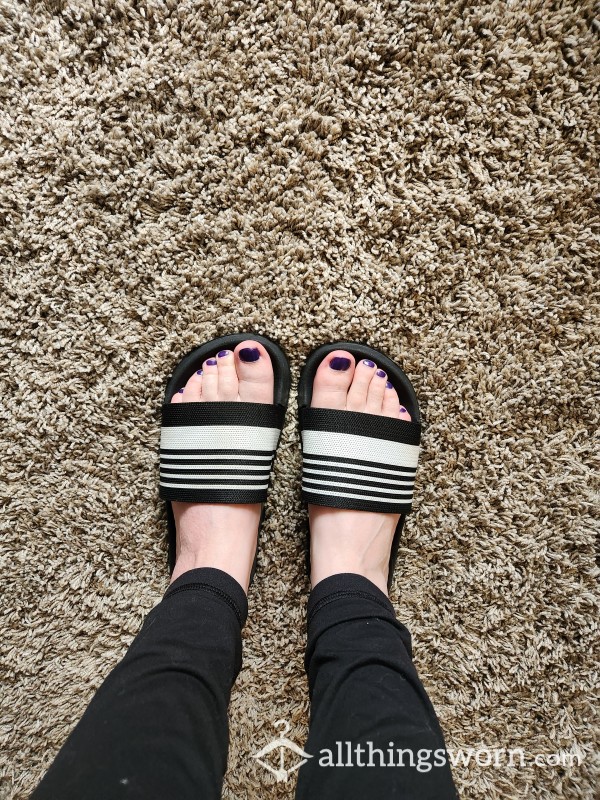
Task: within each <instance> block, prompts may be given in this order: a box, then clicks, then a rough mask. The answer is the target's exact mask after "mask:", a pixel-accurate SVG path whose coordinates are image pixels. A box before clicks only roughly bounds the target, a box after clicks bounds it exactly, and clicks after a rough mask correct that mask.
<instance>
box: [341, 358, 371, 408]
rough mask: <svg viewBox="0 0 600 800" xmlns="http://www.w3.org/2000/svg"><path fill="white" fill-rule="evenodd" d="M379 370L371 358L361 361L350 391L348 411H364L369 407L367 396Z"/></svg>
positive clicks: (347, 403)
mask: <svg viewBox="0 0 600 800" xmlns="http://www.w3.org/2000/svg"><path fill="white" fill-rule="evenodd" d="M376 369H377V364H375V362H374V361H371V359H369V358H364V359H363V360H362V361H359V362H358V364H357V365H356V367H355V369H354V377H353V378H352V384H351V386H350V388H349V389H348V399H347V401H346V408H347V409H348V411H364V410H365V408H366V406H367V394H368V392H369V384H370V383H371V378H372V377H373V374H374V373H375V370H376Z"/></svg>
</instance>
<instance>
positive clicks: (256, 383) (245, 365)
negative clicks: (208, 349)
mask: <svg viewBox="0 0 600 800" xmlns="http://www.w3.org/2000/svg"><path fill="white" fill-rule="evenodd" d="M234 353H235V368H236V370H237V377H238V380H239V389H238V393H239V398H240V400H243V401H244V402H245V403H272V402H273V386H274V376H273V365H272V364H271V357H270V355H269V353H268V352H267V350H266V349H265V348H264V347H263V346H262V344H260V343H259V342H255V341H254V340H253V339H246V340H245V341H243V342H240V343H239V344H238V345H237V347H236V348H235V351H234Z"/></svg>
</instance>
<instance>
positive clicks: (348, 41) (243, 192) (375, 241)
mask: <svg viewBox="0 0 600 800" xmlns="http://www.w3.org/2000/svg"><path fill="white" fill-rule="evenodd" d="M597 12H598V7H597V5H596V4H594V3H593V2H575V0H566V1H565V2H560V3H559V2H552V1H551V0H518V1H517V0H506V1H503V2H501V1H500V0H491V1H488V0H483V2H480V1H478V2H474V1H472V0H440V2H438V3H433V2H424V1H423V0H415V2H407V1H405V0H399V1H398V0H394V1H392V0H378V1H377V2H375V1H373V2H368V3H356V2H353V1H352V0H336V2H321V1H320V0H262V1H260V2H257V1H256V0H252V2H241V0H213V2H208V1H207V0H141V1H140V2H138V1H137V0H93V1H92V0H30V2H21V1H20V0H0V257H1V259H2V276H3V296H2V304H1V307H0V337H1V338H0V381H1V384H0V387H1V397H2V401H1V404H0V405H1V409H2V412H1V413H2V426H1V429H0V441H1V446H2V462H1V472H2V480H1V482H0V492H1V502H2V510H3V514H2V522H1V525H2V529H1V548H2V559H3V579H2V588H3V602H2V608H1V610H0V616H1V618H2V656H1V659H2V660H1V666H0V675H1V678H2V683H3V688H2V701H1V702H2V727H1V730H0V736H1V742H0V744H1V746H0V751H1V755H0V759H1V768H2V782H1V784H0V786H1V788H0V796H1V797H2V798H11V799H16V798H19V799H20V798H25V797H27V795H28V792H29V791H30V790H31V789H32V787H33V786H34V785H35V784H36V782H37V781H38V780H39V778H40V776H41V774H42V773H43V771H44V769H45V768H46V767H47V765H48V764H49V763H50V761H51V760H52V758H53V756H54V754H55V753H56V751H57V750H58V748H59V747H60V745H61V743H62V741H63V740H64V738H65V736H66V735H67V733H68V732H69V731H70V730H71V728H72V727H73V725H74V724H75V722H76V721H77V719H78V717H79V716H80V715H81V713H82V711H83V709H84V708H85V706H86V704H87V702H88V701H89V699H90V697H91V696H92V694H93V692H94V690H95V689H96V688H97V687H98V686H99V684H100V683H101V681H102V679H103V677H104V676H105V675H106V674H107V673H108V672H109V671H110V669H111V668H112V667H113V666H114V665H115V664H116V663H117V661H118V660H119V659H120V657H121V656H122V655H123V653H124V652H125V650H126V648H127V646H128V644H129V642H130V641H131V640H132V638H133V636H134V635H135V633H136V632H137V630H138V628H139V626H140V623H141V621H142V619H143V617H144V615H145V614H146V613H147V612H148V611H149V609H150V608H151V607H152V606H153V605H154V604H155V603H156V602H157V601H158V600H159V599H160V597H161V595H162V593H163V591H164V589H165V587H166V584H167V571H166V545H165V521H164V511H163V507H162V505H161V503H160V502H159V499H158V492H157V446H158V432H159V417H160V413H159V412H160V402H161V397H162V392H163V387H164V384H165V381H166V379H167V377H168V376H169V375H170V372H171V370H172V368H173V366H174V365H175V364H176V363H177V362H178V361H179V359H180V357H181V355H182V354H183V353H185V352H187V351H188V350H190V349H191V348H192V347H194V346H196V345H197V344H198V343H201V342H203V341H205V340H207V339H210V338H213V337H215V336H218V335H222V334H224V333H226V332H230V331H256V332H259V333H265V334H267V335H269V336H271V337H273V338H275V339H277V340H278V341H279V342H280V344H281V345H282V347H283V348H284V349H285V350H286V351H287V353H288V354H289V358H290V362H291V365H292V369H293V373H294V381H297V378H298V374H299V370H300V367H301V365H302V362H303V359H304V357H305V356H306V354H307V353H308V352H309V351H310V350H311V349H312V348H313V347H314V346H316V345H317V344H320V343H322V342H325V341H329V340H332V339H353V340H359V341H366V342H369V343H370V344H372V345H373V346H375V347H378V348H380V349H383V350H384V351H385V352H386V353H388V354H389V355H390V356H391V357H392V358H394V359H396V360H397V361H398V363H400V364H401V365H402V367H403V368H404V370H405V371H406V372H407V374H408V375H409V376H410V378H411V380H412V381H413V383H414V385H415V387H416V389H417V391H418V394H419V398H420V401H421V406H422V412H423V417H424V420H425V431H424V442H423V444H424V449H423V457H422V463H421V467H420V470H419V474H418V481H417V489H416V502H415V511H414V513H413V514H412V515H411V517H410V519H409V521H408V523H407V525H406V528H405V535H404V541H403V544H402V548H401V551H400V557H399V561H398V567H397V570H396V575H395V582H394V587H393V592H392V600H393V602H394V604H395V606H396V608H397V610H398V614H399V617H400V618H401V619H402V620H403V621H404V622H405V623H406V624H407V625H408V627H409V628H410V630H411V632H412V635H413V639H414V646H415V659H416V663H417V666H418V669H419V671H420V675H421V677H422V679H423V682H424V684H425V686H426V688H427V689H428V691H429V692H430V695H431V698H432V700H433V702H434V705H435V706H436V709H437V711H438V713H439V716H440V719H441V722H442V727H443V729H444V731H445V734H446V738H447V744H448V746H449V747H450V748H453V749H455V750H458V749H459V748H473V749H477V748H488V749H495V748H513V749H514V748H522V749H523V751H524V753H525V755H526V758H527V763H526V764H525V766H523V767H516V766H512V767H511V766H509V765H507V764H506V763H504V762H503V763H501V764H500V765H499V766H494V765H491V766H487V765H486V764H485V762H486V760H487V756H486V754H485V752H484V754H483V756H481V755H480V758H479V761H480V762H483V763H477V762H476V761H473V760H472V761H471V762H470V763H469V764H468V765H467V764H461V765H457V766H456V767H455V768H454V774H455V779H456V783H457V786H458V788H459V792H460V794H461V797H464V798H474V799H477V800H479V799H481V800H484V798H485V800H496V799H498V800H499V799H500V798H503V800H511V799H513V798H514V800H517V798H565V799H567V800H570V799H571V798H587V799H588V800H591V798H592V797H593V796H594V787H595V785H596V783H597V781H598V773H599V764H598V757H597V751H596V748H597V741H598V740H597V731H598V717H597V716H596V715H595V712H594V708H593V696H594V692H595V691H597V689H598V683H597V680H598V679H597V673H596V672H595V668H596V664H597V653H598V650H597V646H598V635H597V629H598V623H597V620H598V595H597V585H596V582H595V581H596V576H597V572H595V564H594V553H593V534H594V531H595V530H597V528H595V523H594V498H595V495H594V488H596V489H597V475H598V473H597V466H598V464H597V460H596V461H595V451H594V441H593V437H594V432H595V430H596V429H597V424H598V399H597V394H596V395H595V394H594V391H595V388H594V387H596V390H597V383H596V384H595V383H594V381H595V380H597V372H596V369H597V367H596V365H597V363H598V354H599V348H598V328H597V323H596V319H595V315H597V312H598V295H597V285H596V286H595V284H594V279H596V280H597V277H598V276H597V271H596V272H595V270H597V265H598V259H599V255H600V246H599V242H600V240H599V214H598V195H597V191H598V119H599V116H598V115H599V102H598V100H599V85H600V80H599V78H600V75H599V67H598V64H599V63H600V47H599V32H600V27H599V25H598V18H599V15H598V13H597ZM299 476H300V453H299V446H298V431H297V423H296V413H295V396H294V394H293V393H292V398H291V404H290V410H289V413H288V417H287V423H286V427H285V429H284V432H283V436H282V441H281V447H280V450H279V453H278V456H277V459H276V464H275V473H274V491H272V492H271V496H270V501H269V505H268V516H267V521H266V524H265V527H264V533H263V539H262V546H261V551H260V564H259V570H258V574H257V577H256V580H255V583H254V585H253V587H252V589H251V592H250V608H251V612H250V620H249V623H248V625H247V627H246V629H245V632H244V639H245V663H244V668H243V671H242V674H241V675H240V678H239V680H238V683H237V684H236V686H235V688H234V692H233V697H232V702H231V751H230V766H229V770H228V773H227V776H226V782H225V787H224V797H225V798H236V800H243V799H244V798H264V797H273V798H291V797H293V780H292V779H290V781H289V782H288V783H280V784H275V782H274V778H273V776H271V775H269V774H268V773H267V772H266V771H264V770H263V769H262V768H261V767H260V765H258V764H257V763H256V762H255V761H254V760H253V759H252V757H251V756H252V755H253V754H254V753H255V752H256V751H258V750H259V749H260V748H262V747H263V746H264V745H265V744H266V743H267V742H268V741H270V740H271V739H272V738H273V737H274V736H275V735H276V734H277V730H276V729H275V727H274V723H275V722H276V721H277V720H279V719H285V720H287V721H288V722H289V724H290V727H291V729H290V734H289V737H290V738H292V739H294V741H296V742H298V743H299V744H302V742H303V739H304V737H305V735H306V730H307V719H308V717H307V712H308V699H307V687H306V680H305V677H304V674H303V667H302V656H303V644H304V636H305V605H306V598H307V594H308V584H307V579H306V576H305V573H304V555H303V553H304V547H305V536H306V511H305V509H304V508H302V505H301V503H300V486H299ZM596 496H597V495H596ZM560 753H562V754H563V756H564V754H565V753H578V754H579V755H580V757H582V759H583V760H582V762H581V763H580V764H574V765H569V764H568V763H567V764H563V765H562V766H561V765H560V764H559V765H557V764H553V765H546V766H545V767H544V766H539V765H536V764H535V763H533V758H534V757H535V756H536V755H539V754H542V755H543V754H549V755H551V754H560Z"/></svg>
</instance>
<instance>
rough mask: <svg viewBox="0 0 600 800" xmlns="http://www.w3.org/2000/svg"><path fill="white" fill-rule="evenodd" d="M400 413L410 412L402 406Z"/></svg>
mask: <svg viewBox="0 0 600 800" xmlns="http://www.w3.org/2000/svg"><path fill="white" fill-rule="evenodd" d="M400 413H401V414H408V411H407V410H406V409H405V408H404V406H400Z"/></svg>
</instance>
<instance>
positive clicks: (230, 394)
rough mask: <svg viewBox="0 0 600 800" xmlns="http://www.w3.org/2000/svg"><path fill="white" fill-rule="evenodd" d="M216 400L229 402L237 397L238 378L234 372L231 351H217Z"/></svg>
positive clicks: (233, 360)
mask: <svg viewBox="0 0 600 800" xmlns="http://www.w3.org/2000/svg"><path fill="white" fill-rule="evenodd" d="M217 372H218V376H219V382H218V385H217V399H219V400H224V401H230V400H237V397H238V385H239V381H238V376H237V372H236V370H235V358H234V355H233V351H232V350H219V352H218V353H217Z"/></svg>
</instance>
